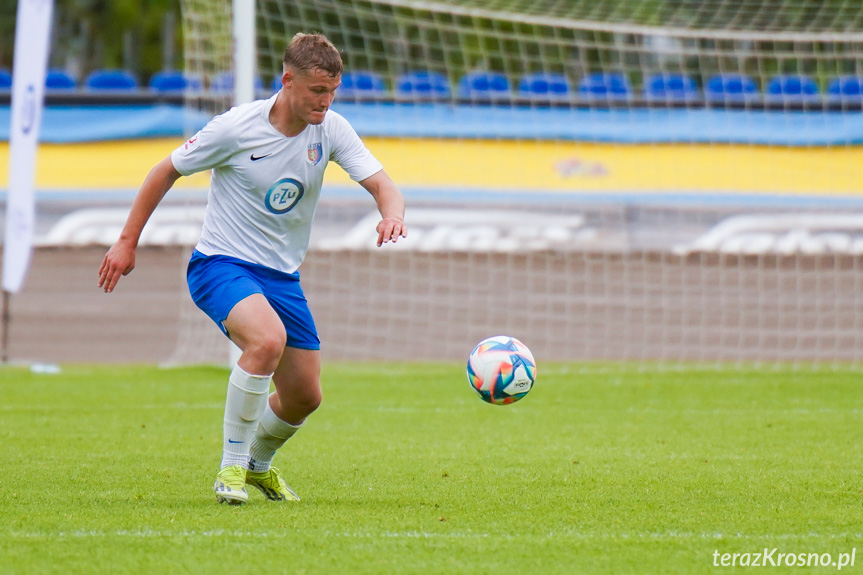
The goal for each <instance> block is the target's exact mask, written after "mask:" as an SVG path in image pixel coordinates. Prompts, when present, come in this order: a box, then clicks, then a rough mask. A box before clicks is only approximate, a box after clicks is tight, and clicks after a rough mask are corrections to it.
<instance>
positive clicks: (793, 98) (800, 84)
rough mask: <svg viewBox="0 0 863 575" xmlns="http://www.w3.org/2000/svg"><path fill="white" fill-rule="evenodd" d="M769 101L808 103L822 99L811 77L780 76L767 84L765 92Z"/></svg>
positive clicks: (774, 77)
mask: <svg viewBox="0 0 863 575" xmlns="http://www.w3.org/2000/svg"><path fill="white" fill-rule="evenodd" d="M764 92H765V96H766V98H767V100H768V101H773V102H776V101H779V102H808V101H817V100H820V99H821V93H820V91H819V90H818V84H816V83H815V80H813V79H812V78H810V77H809V76H803V75H779V76H773V77H772V78H771V79H770V81H769V82H767V88H766V89H765V90H764Z"/></svg>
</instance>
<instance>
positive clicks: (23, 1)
mask: <svg viewBox="0 0 863 575" xmlns="http://www.w3.org/2000/svg"><path fill="white" fill-rule="evenodd" d="M53 11H54V0H19V2H18V17H17V21H16V26H15V61H14V67H13V69H12V118H11V119H12V124H11V130H10V133H9V195H8V198H7V200H6V236H5V243H4V244H3V289H4V290H6V291H10V292H13V293H14V292H17V291H19V290H20V289H21V285H22V284H23V283H24V278H25V277H26V276H27V268H28V267H29V265H30V254H31V252H32V249H33V222H34V220H35V211H36V209H35V202H34V196H35V194H34V190H33V180H34V177H35V169H36V145H37V143H38V139H39V126H40V125H41V122H42V104H43V96H44V94H45V68H46V67H47V66H48V51H49V49H50V45H51V44H50V35H51V16H52V13H53Z"/></svg>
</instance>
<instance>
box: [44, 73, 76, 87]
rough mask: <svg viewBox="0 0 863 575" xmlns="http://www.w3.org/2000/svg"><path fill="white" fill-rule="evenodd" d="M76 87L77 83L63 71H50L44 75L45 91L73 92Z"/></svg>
mask: <svg viewBox="0 0 863 575" xmlns="http://www.w3.org/2000/svg"><path fill="white" fill-rule="evenodd" d="M77 87H78V82H76V81H75V78H73V77H72V76H70V75H69V74H67V73H66V71H65V70H59V69H51V70H48V73H47V74H45V89H47V90H74V89H75V88H77Z"/></svg>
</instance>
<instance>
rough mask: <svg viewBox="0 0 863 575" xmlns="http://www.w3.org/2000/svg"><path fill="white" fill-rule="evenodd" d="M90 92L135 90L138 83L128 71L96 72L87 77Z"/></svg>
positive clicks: (86, 82) (86, 83) (86, 84)
mask: <svg viewBox="0 0 863 575" xmlns="http://www.w3.org/2000/svg"><path fill="white" fill-rule="evenodd" d="M84 85H85V86H86V87H87V89H88V90H123V91H130V90H135V89H136V88H137V87H138V81H137V80H136V79H135V76H133V75H132V73H131V72H129V71H128V70H96V71H95V72H92V73H91V74H90V75H89V76H87V80H86V81H85V82H84Z"/></svg>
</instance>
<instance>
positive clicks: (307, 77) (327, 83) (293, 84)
mask: <svg viewBox="0 0 863 575" xmlns="http://www.w3.org/2000/svg"><path fill="white" fill-rule="evenodd" d="M288 74H290V76H291V77H290V78H284V77H283V82H284V81H285V80H287V84H286V86H287V87H288V90H287V92H288V97H289V98H290V102H291V109H292V111H293V112H294V114H295V115H296V116H297V117H298V118H299V119H301V120H303V121H304V122H306V123H307V124H314V125H316V124H320V123H321V122H323V121H324V116H326V114H327V110H329V109H330V105H331V104H332V103H333V99H334V98H335V97H336V89H337V88H338V87H339V85H341V83H342V77H341V76H336V77H335V78H333V77H332V76H330V75H329V74H327V73H326V72H324V71H323V70H320V69H314V70H301V71H297V72H295V73H293V74H291V73H290V72H288V73H286V76H287V75H288Z"/></svg>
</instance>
